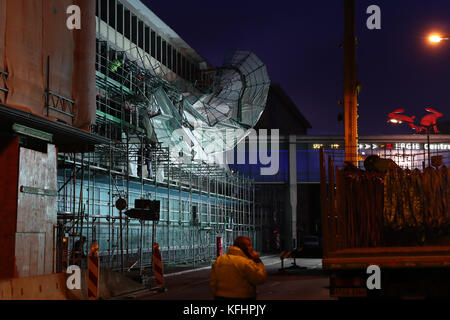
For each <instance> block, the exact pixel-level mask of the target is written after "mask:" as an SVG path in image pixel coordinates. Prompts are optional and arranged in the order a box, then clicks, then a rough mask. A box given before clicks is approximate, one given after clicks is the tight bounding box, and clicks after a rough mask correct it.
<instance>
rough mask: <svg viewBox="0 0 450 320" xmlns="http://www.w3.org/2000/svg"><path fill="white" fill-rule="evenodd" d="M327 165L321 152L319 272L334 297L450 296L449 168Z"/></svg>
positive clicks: (406, 297)
mask: <svg viewBox="0 0 450 320" xmlns="http://www.w3.org/2000/svg"><path fill="white" fill-rule="evenodd" d="M327 160H328V161H326V159H325V152H324V150H323V148H322V149H321V150H320V171H321V210H322V238H323V260H322V265H323V269H324V270H325V272H326V273H327V274H328V275H329V281H330V285H329V290H330V295H331V296H332V297H336V298H339V299H349V298H381V299H384V298H403V299H416V298H419V299H420V298H430V297H450V168H447V167H446V166H445V165H442V161H436V163H433V164H434V166H431V165H429V166H428V167H426V168H425V166H423V168H422V170H420V169H414V170H409V169H401V168H399V167H398V166H396V165H395V163H394V164H390V165H389V166H388V167H387V169H386V170H385V171H383V170H381V171H378V172H377V171H376V170H374V171H369V170H362V169H359V168H357V167H354V166H352V165H351V164H350V165H349V163H347V166H343V167H342V168H338V167H337V166H336V167H335V165H334V162H333V159H332V158H331V157H328V159H327ZM441 160H442V159H441ZM433 162H434V161H433ZM371 266H372V267H371ZM376 277H378V282H379V283H378V284H376V282H377V278H376ZM374 284H375V285H374Z"/></svg>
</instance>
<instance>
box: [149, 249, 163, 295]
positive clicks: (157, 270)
mask: <svg viewBox="0 0 450 320" xmlns="http://www.w3.org/2000/svg"><path fill="white" fill-rule="evenodd" d="M152 254H153V274H154V275H155V281H156V285H157V286H158V287H160V288H161V289H162V288H164V273H163V265H162V258H161V252H160V251H159V245H158V244H157V243H154V244H153V251H152Z"/></svg>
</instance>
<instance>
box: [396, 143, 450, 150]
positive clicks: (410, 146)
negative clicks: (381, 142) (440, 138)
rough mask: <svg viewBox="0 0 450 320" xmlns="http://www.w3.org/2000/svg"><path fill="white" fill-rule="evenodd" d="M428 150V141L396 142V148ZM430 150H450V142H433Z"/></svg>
mask: <svg viewBox="0 0 450 320" xmlns="http://www.w3.org/2000/svg"><path fill="white" fill-rule="evenodd" d="M403 149H405V150H428V143H396V144H395V150H403ZM430 150H450V144H449V143H432V144H430Z"/></svg>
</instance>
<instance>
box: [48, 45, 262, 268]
mask: <svg viewBox="0 0 450 320" xmlns="http://www.w3.org/2000/svg"><path fill="white" fill-rule="evenodd" d="M138 51H139V50H138ZM151 66H154V64H153V62H152V61H150V60H148V61H146V60H145V57H144V58H142V57H141V58H140V59H138V60H135V61H132V60H130V59H129V58H128V55H127V53H126V52H124V51H118V50H116V49H113V48H111V47H110V46H109V44H108V42H107V41H101V40H98V41H97V59H96V86H97V119H96V123H95V125H93V126H92V127H91V130H92V131H93V132H95V133H97V134H99V135H102V136H104V137H106V138H108V139H110V143H109V144H107V145H99V146H96V147H95V150H94V151H92V152H89V153H84V154H81V153H80V154H75V153H59V154H58V185H59V191H58V227H57V241H58V244H59V245H58V246H57V249H56V250H57V252H56V257H57V266H56V269H57V271H61V270H62V269H63V268H64V266H65V264H64V261H66V262H67V261H72V262H74V261H75V260H76V259H75V258H74V252H75V251H76V249H75V247H76V246H77V244H76V243H77V241H80V240H81V239H82V238H83V237H85V238H86V244H85V248H84V250H85V251H86V250H87V248H89V247H90V244H91V243H93V242H96V243H98V244H99V256H100V258H101V264H102V266H103V267H108V268H113V269H120V270H122V271H131V270H133V269H139V270H140V274H141V275H142V274H143V273H144V272H145V267H147V266H149V265H151V262H152V260H151V258H152V243H154V242H157V243H158V244H159V248H160V250H161V253H162V257H163V262H164V263H165V264H168V265H178V264H184V265H190V266H192V267H196V266H198V265H199V264H200V263H202V262H205V263H206V262H208V263H209V262H211V261H212V260H213V259H215V257H216V240H217V239H216V238H217V237H222V239H223V243H224V248H225V249H226V248H227V247H228V246H230V245H232V243H233V240H234V239H235V238H236V237H237V236H241V235H246V236H248V237H250V239H252V243H253V244H254V247H255V248H256V250H260V248H261V247H262V244H261V241H262V239H261V236H260V235H261V230H262V223H263V221H262V220H261V218H260V217H258V216H257V215H256V210H255V201H254V199H255V185H254V182H253V180H251V179H248V178H246V177H244V176H242V175H239V174H236V173H232V172H230V171H229V170H228V168H226V167H223V166H221V165H219V164H216V163H211V162H205V161H203V160H202V159H195V158H194V155H193V154H189V152H188V151H189V150H188V151H186V150H184V149H177V153H179V154H180V157H173V150H171V146H172V145H171V144H168V143H165V141H164V140H163V141H161V139H160V138H161V132H158V134H156V132H155V128H157V126H155V125H154V124H153V125H151V126H150V125H149V122H148V120H150V121H151V120H152V119H153V118H154V117H163V118H164V114H162V113H164V110H162V111H161V106H160V105H157V103H156V102H155V98H154V97H155V94H157V93H158V92H159V91H161V90H162V91H163V93H164V96H165V97H166V98H168V99H169V100H170V103H172V104H173V106H175V107H176V106H178V107H182V105H180V104H177V101H179V99H180V96H181V95H182V91H183V90H182V89H180V85H179V83H180V82H182V81H183V80H178V82H174V83H177V85H175V84H174V83H171V82H169V81H167V80H166V77H164V76H162V75H161V70H159V69H155V68H156V67H155V68H153V67H151ZM186 86H189V84H186V85H185V87H186ZM190 90H192V91H193V92H196V94H201V91H199V90H197V89H195V86H194V85H190ZM202 90H204V89H202ZM155 105H157V107H159V108H157V107H155ZM180 114H182V113H181V112H180V113H179V114H178V115H175V114H173V119H175V120H177V121H179V122H180V123H181V124H182V125H185V126H186V125H188V124H187V122H186V119H183V118H182V117H179V115H180ZM164 120H167V119H164ZM146 121H147V122H146ZM170 121H172V120H170V119H169V120H168V121H167V123H169V124H170ZM170 129H171V128H170V125H168V127H167V128H166V130H167V131H170ZM144 145H145V146H146V147H147V146H148V148H149V151H148V152H146V151H144V150H145V149H144V147H143V146H144ZM119 199H124V200H126V205H127V208H126V209H130V208H132V207H134V201H135V200H136V199H150V200H159V201H160V220H159V221H155V222H144V221H139V220H136V219H130V218H128V217H127V216H126V215H124V214H123V212H122V211H120V210H118V209H117V208H116V205H115V204H116V201H117V200H119ZM62 243H64V244H65V247H64V246H63V245H62ZM75 262H77V261H75ZM81 263H82V262H81ZM82 266H83V265H82Z"/></svg>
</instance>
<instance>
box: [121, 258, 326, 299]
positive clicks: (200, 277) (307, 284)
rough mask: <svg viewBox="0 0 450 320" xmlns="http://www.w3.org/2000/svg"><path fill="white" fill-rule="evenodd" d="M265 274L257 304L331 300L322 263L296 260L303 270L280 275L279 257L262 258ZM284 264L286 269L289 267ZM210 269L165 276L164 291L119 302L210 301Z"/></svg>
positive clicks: (126, 297)
mask: <svg viewBox="0 0 450 320" xmlns="http://www.w3.org/2000/svg"><path fill="white" fill-rule="evenodd" d="M262 260H263V262H264V265H265V266H266V270H267V281H266V282H265V283H264V284H263V285H261V286H259V287H258V300H330V299H332V298H330V297H329V292H328V288H327V286H328V283H329V280H328V277H327V276H326V275H325V274H324V273H323V272H322V268H321V267H322V263H321V259H297V260H296V263H297V265H299V266H301V267H304V269H292V270H285V271H282V272H281V271H279V269H280V268H281V262H280V258H279V256H265V257H263V258H262ZM292 261H293V260H291V259H288V260H285V263H284V265H285V267H289V266H291V264H292ZM209 276H210V268H209V267H206V268H204V269H201V270H196V271H193V272H182V273H178V274H172V275H166V277H165V282H166V283H165V287H166V288H167V291H165V292H162V293H157V292H148V291H147V292H140V293H135V294H130V295H127V296H124V297H120V298H122V299H137V300H212V299H213V297H212V295H211V292H210V289H209V283H208V281H209Z"/></svg>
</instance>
